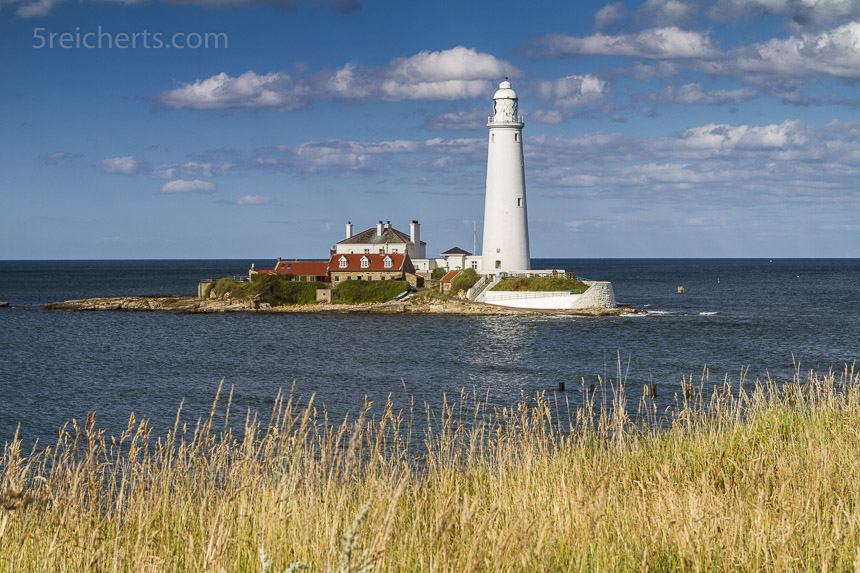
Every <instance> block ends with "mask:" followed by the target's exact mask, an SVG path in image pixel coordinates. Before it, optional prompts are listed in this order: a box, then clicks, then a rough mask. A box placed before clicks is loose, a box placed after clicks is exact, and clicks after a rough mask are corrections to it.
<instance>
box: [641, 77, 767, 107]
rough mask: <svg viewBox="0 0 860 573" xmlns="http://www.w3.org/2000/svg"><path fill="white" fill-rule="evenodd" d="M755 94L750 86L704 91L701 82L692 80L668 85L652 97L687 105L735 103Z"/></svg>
mask: <svg viewBox="0 0 860 573" xmlns="http://www.w3.org/2000/svg"><path fill="white" fill-rule="evenodd" d="M755 96H756V91H755V90H753V89H750V88H742V89H737V90H713V91H706V90H705V88H704V87H702V84H700V83H695V82H693V83H689V84H684V85H682V86H681V87H679V88H677V89H676V88H674V87H672V86H668V87H667V88H666V89H664V90H663V92H662V93H661V94H660V95H659V96H657V97H655V98H653V99H659V100H661V101H669V102H675V103H682V104H687V105H695V104H704V105H736V104H739V103H741V102H744V101H747V100H749V99H752V98H753V97H755Z"/></svg>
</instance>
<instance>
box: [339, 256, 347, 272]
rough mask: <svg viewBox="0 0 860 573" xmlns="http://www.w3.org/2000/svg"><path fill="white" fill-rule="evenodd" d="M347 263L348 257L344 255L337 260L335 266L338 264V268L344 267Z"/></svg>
mask: <svg viewBox="0 0 860 573" xmlns="http://www.w3.org/2000/svg"><path fill="white" fill-rule="evenodd" d="M348 264H349V259H347V258H346V257H341V258H340V261H338V263H337V266H338V268H341V269H345V268H346V266H347V265H348Z"/></svg>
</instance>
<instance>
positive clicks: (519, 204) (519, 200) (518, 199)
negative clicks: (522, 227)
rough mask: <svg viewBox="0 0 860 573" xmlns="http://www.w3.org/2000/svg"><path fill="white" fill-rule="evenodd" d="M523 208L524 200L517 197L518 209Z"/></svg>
mask: <svg viewBox="0 0 860 573" xmlns="http://www.w3.org/2000/svg"><path fill="white" fill-rule="evenodd" d="M522 206H523V198H522V197H517V207H522Z"/></svg>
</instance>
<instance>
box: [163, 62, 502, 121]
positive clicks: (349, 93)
mask: <svg viewBox="0 0 860 573" xmlns="http://www.w3.org/2000/svg"><path fill="white" fill-rule="evenodd" d="M515 73H518V70H517V69H516V68H515V67H514V66H512V65H511V64H510V63H508V62H506V61H505V60H500V59H498V58H496V57H495V56H493V55H491V54H486V53H481V52H478V51H476V50H474V49H469V48H465V47H463V46H457V47H454V48H451V49H450V50H442V51H439V52H430V51H424V52H420V53H418V54H415V55H414V56H411V57H408V58H396V59H394V60H391V62H389V64H388V65H387V66H385V67H382V68H376V69H365V68H362V67H360V66H358V65H356V64H354V63H348V64H346V65H344V66H343V67H342V68H340V69H337V70H323V71H321V72H318V73H316V74H313V75H311V76H308V77H292V76H291V75H290V74H288V73H286V72H272V73H268V74H265V75H260V74H257V73H256V72H254V71H248V72H245V73H244V74H242V75H240V76H238V77H231V76H229V75H227V74H226V73H224V72H222V73H220V74H217V75H215V76H212V77H209V78H206V79H200V80H196V81H194V82H193V83H189V84H184V85H182V86H180V87H179V88H176V89H173V90H168V91H165V92H162V93H161V94H159V95H158V101H160V102H161V103H163V104H164V105H166V106H168V107H172V108H175V109H200V110H206V109H209V110H213V109H217V110H259V109H273V110H279V111H293V110H297V109H302V108H305V107H307V106H309V105H310V104H311V103H312V102H314V101H342V102H358V101H361V100H367V101H380V100H382V101H402V100H421V99H427V100H455V99H463V98H472V97H481V96H485V95H486V94H487V93H488V92H491V91H492V88H493V81H496V80H498V79H499V78H501V77H502V76H504V75H511V74H515Z"/></svg>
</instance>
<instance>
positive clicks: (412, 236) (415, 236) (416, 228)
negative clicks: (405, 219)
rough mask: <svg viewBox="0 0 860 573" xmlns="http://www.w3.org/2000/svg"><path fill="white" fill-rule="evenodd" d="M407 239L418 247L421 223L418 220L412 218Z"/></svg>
mask: <svg viewBox="0 0 860 573" xmlns="http://www.w3.org/2000/svg"><path fill="white" fill-rule="evenodd" d="M409 240H410V241H412V243H413V244H414V245H415V246H416V247H418V245H420V244H421V225H419V224H418V221H415V220H413V221H412V223H411V224H410V225H409Z"/></svg>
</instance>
